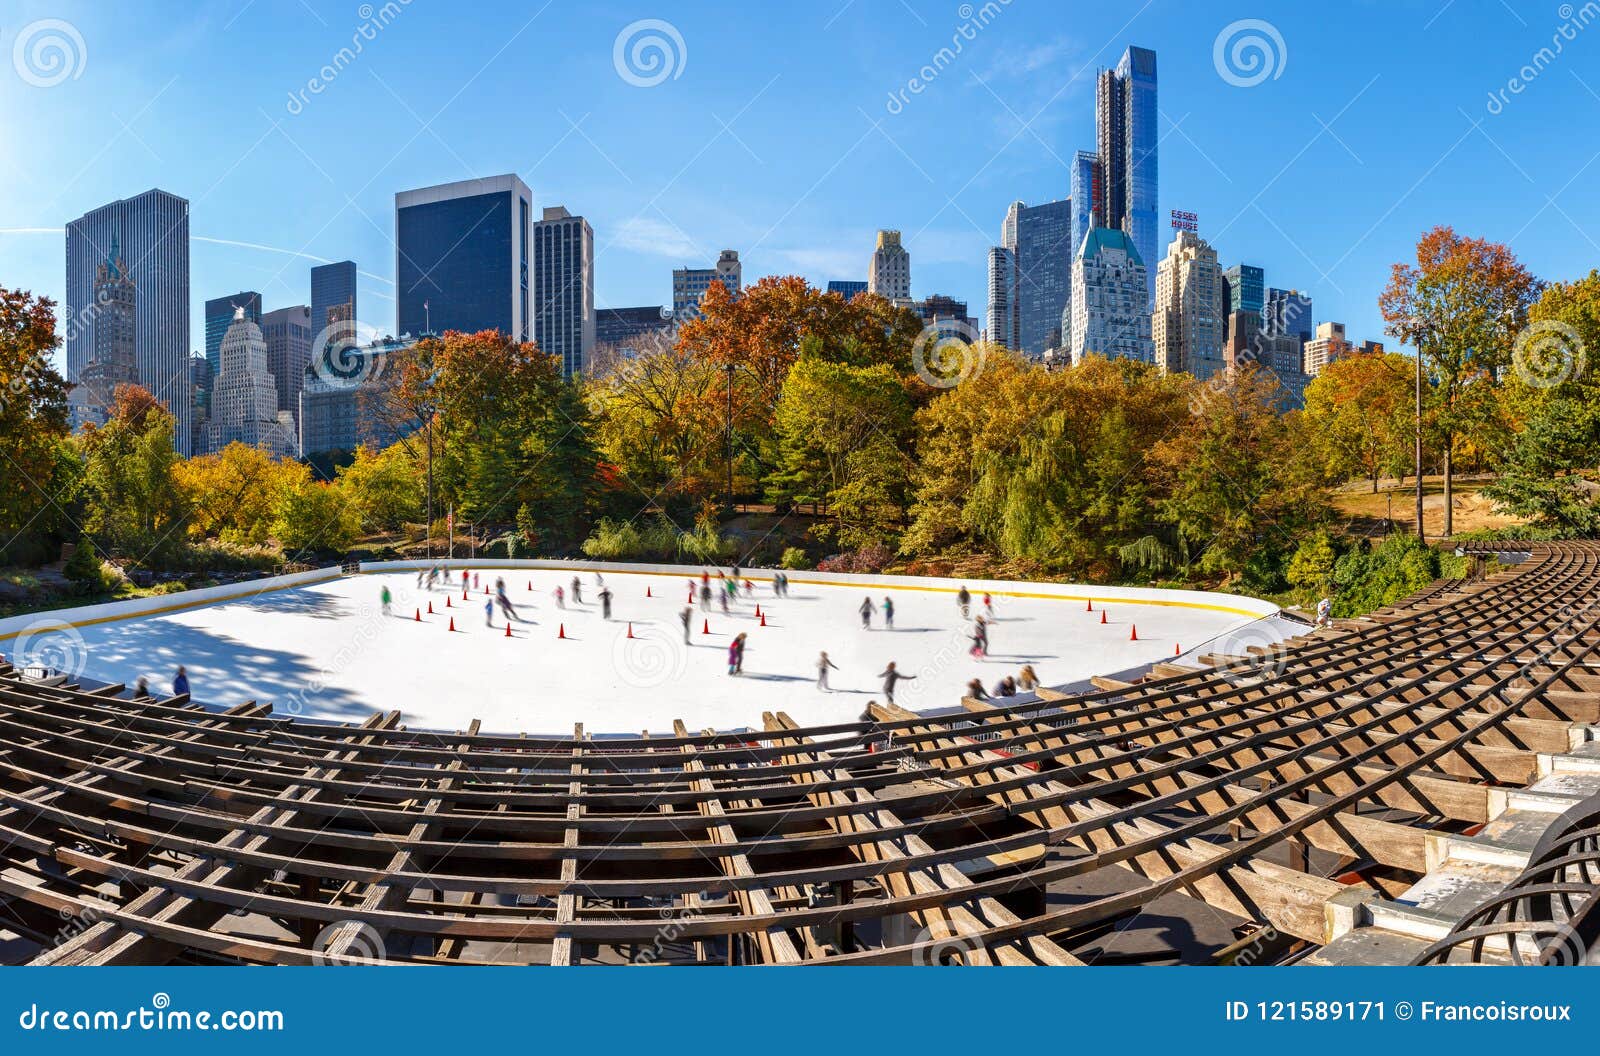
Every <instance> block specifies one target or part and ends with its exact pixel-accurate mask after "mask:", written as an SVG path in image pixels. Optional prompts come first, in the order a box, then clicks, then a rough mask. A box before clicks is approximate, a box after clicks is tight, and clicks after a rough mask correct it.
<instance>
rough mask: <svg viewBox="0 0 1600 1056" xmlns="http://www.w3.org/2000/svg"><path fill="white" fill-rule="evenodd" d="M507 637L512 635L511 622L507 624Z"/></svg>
mask: <svg viewBox="0 0 1600 1056" xmlns="http://www.w3.org/2000/svg"><path fill="white" fill-rule="evenodd" d="M506 637H507V638H510V637H511V624H509V623H507V624H506Z"/></svg>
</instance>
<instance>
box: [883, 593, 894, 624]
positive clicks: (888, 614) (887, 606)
mask: <svg viewBox="0 0 1600 1056" xmlns="http://www.w3.org/2000/svg"><path fill="white" fill-rule="evenodd" d="M883 629H884V630H886V631H892V630H894V599H893V598H891V597H889V595H887V594H885V595H884V596H883Z"/></svg>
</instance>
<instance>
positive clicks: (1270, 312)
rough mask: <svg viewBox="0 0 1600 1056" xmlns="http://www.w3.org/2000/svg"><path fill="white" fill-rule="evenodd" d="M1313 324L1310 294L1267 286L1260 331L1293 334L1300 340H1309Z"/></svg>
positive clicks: (1274, 333) (1273, 333)
mask: <svg viewBox="0 0 1600 1056" xmlns="http://www.w3.org/2000/svg"><path fill="white" fill-rule="evenodd" d="M1313 326H1314V324H1313V323H1312V315H1311V295H1310V294H1309V293H1301V292H1300V291H1299V290H1280V289H1276V288H1269V289H1268V290H1267V293H1266V297H1265V300H1264V303H1263V307H1262V310H1261V332H1262V333H1264V334H1271V335H1274V336H1276V335H1279V334H1293V335H1294V336H1296V337H1298V338H1299V339H1300V340H1301V341H1310V340H1311V334H1312V329H1313Z"/></svg>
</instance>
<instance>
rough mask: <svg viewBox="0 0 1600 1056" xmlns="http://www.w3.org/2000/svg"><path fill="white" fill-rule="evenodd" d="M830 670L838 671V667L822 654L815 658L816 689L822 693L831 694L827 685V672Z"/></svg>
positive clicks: (830, 688)
mask: <svg viewBox="0 0 1600 1056" xmlns="http://www.w3.org/2000/svg"><path fill="white" fill-rule="evenodd" d="M830 670H833V671H837V670H839V665H838V664H836V663H834V662H833V661H832V660H829V659H828V654H827V653H826V652H824V653H823V654H822V655H821V656H819V657H817V688H818V689H820V690H822V692H824V693H831V692H833V689H832V687H831V686H829V685H828V672H829V671H830Z"/></svg>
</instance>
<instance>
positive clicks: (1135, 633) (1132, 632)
mask: <svg viewBox="0 0 1600 1056" xmlns="http://www.w3.org/2000/svg"><path fill="white" fill-rule="evenodd" d="M1138 640H1139V625H1138V624H1137V623H1136V624H1134V625H1133V626H1132V627H1131V628H1129V630H1128V641H1130V642H1137V641H1138Z"/></svg>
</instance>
